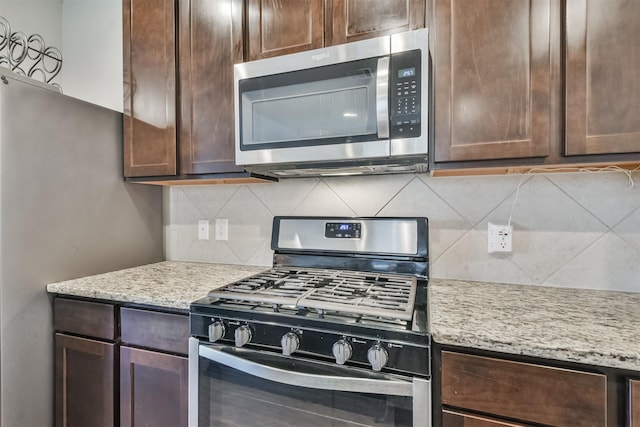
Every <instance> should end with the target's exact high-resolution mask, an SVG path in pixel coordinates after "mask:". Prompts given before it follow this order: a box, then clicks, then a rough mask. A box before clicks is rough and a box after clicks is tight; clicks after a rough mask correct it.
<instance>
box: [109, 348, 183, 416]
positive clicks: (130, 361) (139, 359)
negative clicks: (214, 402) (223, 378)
mask: <svg viewBox="0 0 640 427" xmlns="http://www.w3.org/2000/svg"><path fill="white" fill-rule="evenodd" d="M187 397H188V359H187V358H186V357H180V356H173V355H170V354H164V353H158V352H154V351H147V350H139V349H135V348H131V347H124V346H123V347H121V348H120V425H121V426H122V427H127V426H131V427H133V426H140V425H147V426H154V427H179V426H185V427H186V425H187V421H188V417H187V407H188V400H187Z"/></svg>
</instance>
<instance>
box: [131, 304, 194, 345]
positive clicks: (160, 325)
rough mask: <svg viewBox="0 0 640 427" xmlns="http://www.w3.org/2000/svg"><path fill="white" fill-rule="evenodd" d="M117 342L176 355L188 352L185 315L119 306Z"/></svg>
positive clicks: (187, 320) (187, 328) (187, 323)
mask: <svg viewBox="0 0 640 427" xmlns="http://www.w3.org/2000/svg"><path fill="white" fill-rule="evenodd" d="M120 324H121V331H122V333H121V335H122V336H121V341H122V343H123V344H130V345H135V346H140V347H145V348H150V349H155V350H160V351H167V352H170V353H177V354H184V355H186V354H188V353H189V336H190V331H189V316H187V315H181V314H170V313H161V312H156V311H148V310H139V309H134V308H125V307H123V308H121V309H120Z"/></svg>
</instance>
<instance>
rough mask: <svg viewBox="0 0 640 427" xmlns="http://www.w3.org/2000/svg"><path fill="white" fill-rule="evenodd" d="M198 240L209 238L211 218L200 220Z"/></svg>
mask: <svg viewBox="0 0 640 427" xmlns="http://www.w3.org/2000/svg"><path fill="white" fill-rule="evenodd" d="M198 240H209V220H208V219H201V220H198Z"/></svg>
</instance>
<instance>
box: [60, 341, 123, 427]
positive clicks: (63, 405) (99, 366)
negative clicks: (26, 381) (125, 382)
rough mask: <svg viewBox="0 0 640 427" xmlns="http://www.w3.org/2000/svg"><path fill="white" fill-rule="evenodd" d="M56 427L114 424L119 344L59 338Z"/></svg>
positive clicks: (110, 425) (90, 426)
mask: <svg viewBox="0 0 640 427" xmlns="http://www.w3.org/2000/svg"><path fill="white" fill-rule="evenodd" d="M55 347H56V348H55V384H56V385H55V388H56V396H55V406H56V427H74V426H78V427H80V426H82V427H93V426H96V427H98V426H104V427H113V425H114V422H113V421H114V419H113V418H114V374H115V371H114V368H115V366H114V353H115V351H114V349H115V344H113V343H107V342H101V341H95V340H91V339H87V338H79V337H74V336H70V335H65V334H56V335H55Z"/></svg>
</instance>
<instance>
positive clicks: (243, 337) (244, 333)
mask: <svg viewBox="0 0 640 427" xmlns="http://www.w3.org/2000/svg"><path fill="white" fill-rule="evenodd" d="M235 338H236V347H242V346H243V345H245V344H247V343H249V341H251V329H250V328H249V325H242V326H238V328H237V329H236V331H235Z"/></svg>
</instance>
